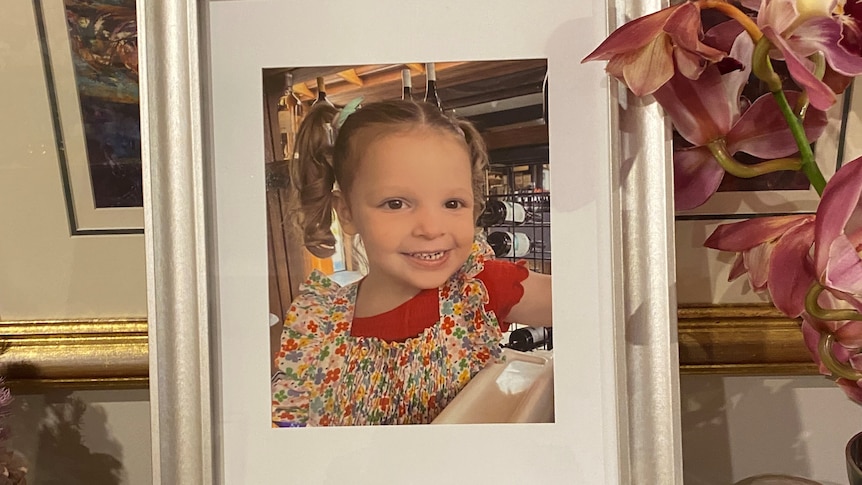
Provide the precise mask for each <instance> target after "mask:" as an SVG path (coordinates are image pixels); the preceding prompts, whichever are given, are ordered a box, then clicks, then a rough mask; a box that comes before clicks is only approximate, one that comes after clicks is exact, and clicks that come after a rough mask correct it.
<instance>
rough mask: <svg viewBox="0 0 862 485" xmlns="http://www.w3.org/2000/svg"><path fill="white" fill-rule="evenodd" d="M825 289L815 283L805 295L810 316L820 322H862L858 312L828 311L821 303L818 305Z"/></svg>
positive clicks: (861, 315) (806, 308)
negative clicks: (818, 300)
mask: <svg viewBox="0 0 862 485" xmlns="http://www.w3.org/2000/svg"><path fill="white" fill-rule="evenodd" d="M824 289H825V288H824V286H823V285H821V284H820V283H818V282H816V281H815V282H814V284H813V285H811V289H809V290H808V293H807V294H806V295H805V310H806V311H807V312H808V314H809V315H811V316H812V317H814V318H817V319H819V320H830V321H843V320H855V321H862V314H860V313H859V312H857V311H856V310H837V309H826V308H823V307H822V306H820V303H817V299H818V298H819V297H820V294H821V293H823V290H824Z"/></svg>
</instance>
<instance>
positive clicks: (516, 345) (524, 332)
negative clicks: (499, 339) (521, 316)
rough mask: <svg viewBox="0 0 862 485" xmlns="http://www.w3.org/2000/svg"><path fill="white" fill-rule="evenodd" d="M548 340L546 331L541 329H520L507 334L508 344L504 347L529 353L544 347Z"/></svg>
mask: <svg viewBox="0 0 862 485" xmlns="http://www.w3.org/2000/svg"><path fill="white" fill-rule="evenodd" d="M547 340H548V332H547V329H545V328H543V327H521V328H519V329H516V330H512V332H511V333H510V334H509V344H508V345H507V346H506V347H509V348H510V349H514V350H519V351H521V352H529V351H531V350H536V349H537V348H539V347H541V346H542V345H545V342H546V341H547Z"/></svg>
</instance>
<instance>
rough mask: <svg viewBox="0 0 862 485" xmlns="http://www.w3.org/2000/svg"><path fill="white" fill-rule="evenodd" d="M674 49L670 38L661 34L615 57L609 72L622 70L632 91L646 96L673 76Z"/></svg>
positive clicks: (637, 94) (610, 64)
mask: <svg viewBox="0 0 862 485" xmlns="http://www.w3.org/2000/svg"><path fill="white" fill-rule="evenodd" d="M672 51H673V46H671V44H670V39H669V38H668V37H667V36H665V35H661V36H658V37H656V38H655V39H653V41H652V42H650V43H649V44H647V45H646V46H644V47H643V48H641V49H640V50H638V51H636V52H632V53H629V54H623V55H620V56H618V57H614V58H613V59H611V60H610V62H608V68H607V69H608V72H616V71H621V72H622V81H623V82H624V83H625V84H626V86H628V88H629V89H630V90H631V91H632V93H634V94H635V96H646V95H648V94H651V93H653V92H654V91H655V90H656V89H658V88H659V87H661V86H662V85H664V84H665V83H667V82H668V81H669V80H670V78H671V77H673V58H672V57H671V53H672ZM619 65H622V68H619V67H618V66H619Z"/></svg>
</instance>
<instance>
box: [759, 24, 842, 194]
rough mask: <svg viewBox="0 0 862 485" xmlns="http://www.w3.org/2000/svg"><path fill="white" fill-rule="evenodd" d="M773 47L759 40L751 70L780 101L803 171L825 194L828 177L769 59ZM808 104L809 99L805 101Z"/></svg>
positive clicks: (818, 191)
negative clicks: (819, 164) (818, 164)
mask: <svg viewBox="0 0 862 485" xmlns="http://www.w3.org/2000/svg"><path fill="white" fill-rule="evenodd" d="M771 48H772V43H771V42H769V39H767V38H766V37H763V38H761V39H760V40H759V41H757V44H756V45H755V46H754V54H752V56H751V70H752V72H753V73H754V75H755V76H757V77H758V78H759V79H760V80H762V81H763V82H765V83H766V85H767V87H768V88H769V91H770V92H771V93H772V96H773V97H774V98H775V102H776V103H778V108H779V109H780V110H781V114H782V115H784V120H785V121H787V126H788V127H789V128H790V133H791V134H792V135H793V139H794V140H796V146H797V147H798V148H799V155H800V157H801V158H802V172H803V173H804V174H805V176H806V177H808V181H809V182H810V183H811V186H812V187H814V190H816V191H817V194H818V195H823V188H824V187H826V179H825V178H824V177H823V173H822V172H820V167H818V166H817V162H815V161H814V152H813V151H811V144H810V143H809V142H808V137H807V136H805V128H804V127H803V126H802V119H801V117H800V116H797V114H796V113H795V112H794V111H793V109H792V108H791V107H790V103H789V102H788V101H787V96H785V95H784V90H783V89H782V86H781V78H780V77H778V74H775V70H774V69H773V68H772V61H770V60H769V50H770V49H771ZM804 105H807V99H806V100H805V101H804Z"/></svg>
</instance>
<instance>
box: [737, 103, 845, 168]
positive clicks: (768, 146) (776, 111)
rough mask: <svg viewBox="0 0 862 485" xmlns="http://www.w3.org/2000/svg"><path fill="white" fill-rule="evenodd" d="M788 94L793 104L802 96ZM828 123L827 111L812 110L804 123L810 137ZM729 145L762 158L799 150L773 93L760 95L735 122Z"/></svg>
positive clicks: (816, 134) (781, 155) (806, 133)
mask: <svg viewBox="0 0 862 485" xmlns="http://www.w3.org/2000/svg"><path fill="white" fill-rule="evenodd" d="M786 95H787V101H788V102H789V103H790V105H791V106H793V105H794V104H795V103H796V100H797V99H799V93H795V92H788V93H786ZM827 123H828V120H827V118H826V113H824V112H823V111H820V110H816V109H811V110H809V111H808V113H807V114H806V116H805V121H804V123H803V126H804V128H805V135H806V137H807V138H808V140H809V141H813V140H816V139H817V138H819V137H820V135H822V134H823V131H824V130H825V129H826V125H827ZM727 147H728V150H729V151H730V152H731V153H736V152H737V151H740V152H745V153H748V154H751V155H754V156H755V157H758V158H763V159H773V158H780V157H786V156H789V155H792V154H794V153H796V152H797V151H799V149H798V148H797V146H796V141H795V139H794V138H793V134H792V133H791V132H790V128H788V126H787V123H786V122H785V121H784V115H783V114H782V113H781V109H780V108H779V107H778V103H777V102H776V101H775V98H774V97H773V96H772V95H771V94H764V95H763V96H761V97H759V98H757V100H755V101H754V103H753V104H752V105H751V107H749V108H748V110H746V112H745V113H743V115H742V116H741V117H740V118H739V120H738V121H737V122H736V123H735V124H734V125H733V128H732V129H731V130H730V132H729V133H728V134H727Z"/></svg>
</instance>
